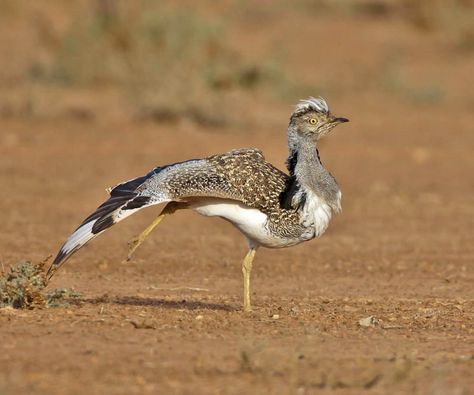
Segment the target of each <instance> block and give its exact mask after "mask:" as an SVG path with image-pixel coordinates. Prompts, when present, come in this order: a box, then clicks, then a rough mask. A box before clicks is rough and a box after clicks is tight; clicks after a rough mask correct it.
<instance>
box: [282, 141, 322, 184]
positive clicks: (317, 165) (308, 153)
mask: <svg viewBox="0 0 474 395" xmlns="http://www.w3.org/2000/svg"><path fill="white" fill-rule="evenodd" d="M288 148H289V155H288V159H287V161H286V166H287V168H288V171H289V173H290V176H292V177H295V178H296V179H297V180H298V182H299V184H300V185H302V186H307V187H311V181H314V180H312V179H314V176H316V175H318V174H319V173H321V172H324V171H326V170H325V169H324V167H323V165H322V163H321V159H320V157H319V151H318V148H317V146H316V144H315V143H314V142H313V141H311V140H309V139H307V138H302V137H299V136H294V137H293V138H291V139H290V138H289V139H288ZM312 176H313V177H312Z"/></svg>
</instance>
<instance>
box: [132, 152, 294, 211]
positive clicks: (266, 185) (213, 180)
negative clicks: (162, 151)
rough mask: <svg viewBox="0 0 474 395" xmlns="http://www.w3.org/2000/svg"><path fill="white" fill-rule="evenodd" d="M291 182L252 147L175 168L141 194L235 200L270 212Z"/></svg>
mask: <svg viewBox="0 0 474 395" xmlns="http://www.w3.org/2000/svg"><path fill="white" fill-rule="evenodd" d="M287 180H288V176H287V175H286V174H285V173H283V172H281V171H280V170H278V169H277V168H275V167H274V166H272V165H271V164H270V163H268V162H266V161H265V158H264V156H263V154H262V152H261V151H259V150H257V149H252V148H249V149H239V150H232V151H229V152H227V153H225V154H222V155H214V156H210V157H208V158H204V159H198V160H193V161H186V162H182V163H177V164H174V165H171V166H169V167H167V168H164V169H162V170H161V171H159V172H157V173H156V174H155V175H154V176H152V177H150V178H149V179H148V180H146V181H145V182H143V184H142V185H141V186H140V187H138V189H137V192H138V193H139V194H143V195H145V196H153V197H152V199H157V200H161V199H163V198H166V199H168V200H176V201H186V198H190V197H219V198H225V199H233V200H237V201H240V202H242V203H244V204H245V205H247V206H249V207H252V208H258V209H260V210H262V211H263V212H267V211H269V210H271V209H272V208H274V207H275V206H279V202H280V199H281V195H282V193H283V192H284V191H285V189H286V187H287Z"/></svg>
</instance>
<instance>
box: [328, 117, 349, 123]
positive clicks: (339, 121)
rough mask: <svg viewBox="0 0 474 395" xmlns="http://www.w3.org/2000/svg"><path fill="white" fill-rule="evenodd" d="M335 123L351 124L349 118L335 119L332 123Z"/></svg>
mask: <svg viewBox="0 0 474 395" xmlns="http://www.w3.org/2000/svg"><path fill="white" fill-rule="evenodd" d="M332 122H333V123H344V122H349V120H348V119H347V118H334V120H333V121H332Z"/></svg>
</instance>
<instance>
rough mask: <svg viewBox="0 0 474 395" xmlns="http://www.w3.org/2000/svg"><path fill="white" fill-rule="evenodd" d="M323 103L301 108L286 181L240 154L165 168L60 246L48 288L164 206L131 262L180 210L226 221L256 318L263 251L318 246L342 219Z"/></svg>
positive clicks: (120, 192)
mask: <svg viewBox="0 0 474 395" xmlns="http://www.w3.org/2000/svg"><path fill="white" fill-rule="evenodd" d="M348 121H349V120H348V119H347V118H343V117H336V116H334V115H333V114H332V113H331V112H330V110H329V106H328V104H327V102H326V101H325V100H324V99H323V98H322V97H317V98H316V97H309V98H307V99H303V100H300V101H299V102H298V103H297V104H296V106H295V107H294V110H293V112H292V113H291V115H290V118H289V124H288V128H287V139H288V151H289V153H288V158H287V160H286V163H285V164H286V168H287V173H285V172H283V171H281V170H279V169H278V168H276V167H275V166H273V165H272V164H270V163H269V162H267V161H266V160H265V157H264V155H263V153H262V151H260V150H259V149H256V148H244V149H233V150H231V151H229V152H226V153H224V154H219V155H212V156H209V157H206V158H202V159H191V160H186V161H182V162H177V163H173V164H168V165H163V166H158V167H156V168H154V169H153V170H151V171H150V172H148V173H147V174H145V175H144V176H140V177H137V178H134V179H132V180H129V181H126V182H122V183H120V184H118V185H116V186H115V187H113V188H110V189H109V194H110V197H109V198H108V200H106V201H105V202H104V203H102V204H101V205H100V206H99V207H98V208H97V209H96V210H95V211H94V212H93V213H92V214H90V215H89V216H88V217H87V218H86V219H85V220H84V221H83V222H82V223H81V224H80V225H79V227H78V228H77V229H76V230H75V231H74V232H73V233H72V234H71V235H70V236H69V238H68V239H67V240H66V241H65V242H64V244H63V245H62V246H61V248H60V250H59V252H58V253H57V255H56V258H55V259H54V261H53V263H52V264H51V266H50V268H49V270H48V272H47V278H48V280H50V279H51V277H52V276H53V275H54V273H55V272H56V271H57V270H58V269H59V267H61V265H62V264H63V263H64V262H65V261H66V260H67V259H68V258H69V257H70V256H71V255H72V254H74V253H75V252H77V251H78V250H79V249H80V248H81V247H83V246H84V245H85V244H86V243H87V242H89V241H90V240H92V239H93V238H95V237H96V236H98V235H100V234H101V233H103V232H104V231H106V230H107V229H109V228H110V227H112V226H113V225H115V224H116V223H118V222H120V221H122V220H123V219H125V218H127V217H128V216H130V215H132V214H133V213H135V212H137V211H139V210H141V209H143V208H146V207H149V206H153V205H158V204H163V203H165V204H166V205H165V206H164V208H163V210H162V211H161V213H160V214H159V215H158V216H157V217H156V219H155V220H154V221H153V222H152V223H151V224H150V225H149V226H148V227H147V228H146V229H145V230H144V231H143V232H142V233H141V234H139V235H138V236H136V237H135V238H133V239H132V240H131V241H130V242H129V252H128V259H131V257H132V255H133V254H134V252H135V250H136V249H137V247H138V246H139V245H140V244H141V243H142V242H143V241H144V240H145V239H146V237H148V235H149V234H150V233H151V232H152V231H153V229H154V228H155V227H156V226H157V225H158V224H159V223H160V222H161V221H162V220H163V219H164V218H165V217H167V216H169V215H171V214H173V213H174V212H176V211H177V210H182V209H190V210H193V211H195V212H197V213H199V214H201V215H203V216H208V217H220V218H223V219H224V220H226V221H228V222H230V223H231V224H232V225H234V226H235V227H236V228H237V229H238V230H239V231H240V232H241V233H242V234H243V235H244V236H245V238H246V239H247V243H248V250H247V254H246V255H245V257H244V259H243V262H242V273H243V311H244V312H250V311H252V306H251V302H250V274H251V270H252V264H253V261H254V258H255V254H256V251H257V249H258V248H259V247H266V248H283V247H290V246H294V245H296V244H299V243H302V242H306V241H309V240H312V239H314V238H316V237H319V236H321V235H322V234H323V233H324V232H325V231H326V229H327V227H328V225H329V222H330V220H331V217H332V215H333V214H337V213H339V212H340V211H341V199H342V194H341V190H340V188H339V185H338V183H337V181H336V179H335V178H334V177H333V176H332V175H331V173H330V172H329V171H328V170H327V169H326V168H325V167H324V166H323V164H322V161H321V158H320V155H319V151H318V143H319V141H320V139H321V138H323V137H324V136H326V135H327V134H329V133H330V132H331V131H332V130H333V129H334V128H335V127H336V126H337V125H339V124H341V123H344V122H348Z"/></svg>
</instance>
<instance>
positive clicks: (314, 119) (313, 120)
mask: <svg viewBox="0 0 474 395" xmlns="http://www.w3.org/2000/svg"><path fill="white" fill-rule="evenodd" d="M317 122H318V121H316V118H311V119H310V120H309V123H310V124H311V125H316V123H317Z"/></svg>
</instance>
